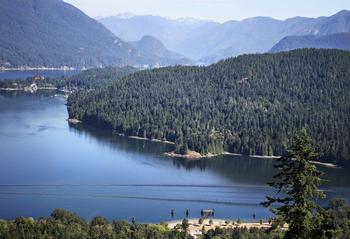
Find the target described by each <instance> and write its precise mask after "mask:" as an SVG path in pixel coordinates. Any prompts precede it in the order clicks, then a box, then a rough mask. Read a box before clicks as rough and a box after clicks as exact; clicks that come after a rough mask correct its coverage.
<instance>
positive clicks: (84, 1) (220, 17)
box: [64, 0, 350, 22]
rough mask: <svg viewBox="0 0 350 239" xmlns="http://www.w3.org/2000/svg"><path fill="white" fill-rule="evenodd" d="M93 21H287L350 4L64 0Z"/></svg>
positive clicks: (317, 0) (331, 0)
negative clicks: (120, 17)
mask: <svg viewBox="0 0 350 239" xmlns="http://www.w3.org/2000/svg"><path fill="white" fill-rule="evenodd" d="M64 1H65V2H68V3H71V4H73V5H74V6H76V7H78V8H79V9H81V10H82V11H84V12H85V13H86V14H88V15H89V16H91V17H97V16H112V15H117V14H118V13H124V12H130V13H133V14H135V15H158V16H165V17H169V18H182V17H192V18H197V19H210V20H215V21H220V22H223V21H227V20H241V19H244V18H249V17H255V16H269V17H273V18H277V19H286V18H290V17H294V16H305V17H318V16H329V15H332V14H334V13H336V12H338V11H340V10H343V9H347V10H350V0H64Z"/></svg>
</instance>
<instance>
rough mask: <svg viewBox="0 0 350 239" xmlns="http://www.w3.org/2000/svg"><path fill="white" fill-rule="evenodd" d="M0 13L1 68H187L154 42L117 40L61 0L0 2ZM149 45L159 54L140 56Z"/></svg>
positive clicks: (12, 0)
mask: <svg viewBox="0 0 350 239" xmlns="http://www.w3.org/2000/svg"><path fill="white" fill-rule="evenodd" d="M0 12H1V14H0V36H1V37H0V67H5V68H17V67H23V66H28V67H62V66H69V67H77V68H82V67H102V66H109V65H118V66H123V65H133V66H140V67H152V66H157V65H167V64H168V62H170V63H171V64H184V63H186V59H185V58H184V57H183V56H179V55H177V54H174V53H171V52H170V51H168V50H165V49H164V46H163V45H162V44H161V43H159V42H158V41H151V40H149V41H141V42H139V43H137V44H136V43H132V44H130V43H128V42H125V41H123V40H121V39H120V38H119V37H117V36H115V35H114V34H113V33H112V32H110V31H109V30H108V29H107V28H105V27H104V26H103V25H102V24H101V23H99V22H97V21H96V20H95V19H92V18H90V17H88V16H87V15H86V14H84V13H83V12H82V11H80V10H79V9H77V8H75V7H74V6H72V5H70V4H67V3H65V2H64V1H61V0H0ZM148 43H149V44H151V46H150V47H155V45H157V44H158V49H162V54H158V55H157V54H148V53H147V52H145V51H143V49H146V50H147V49H149V47H148V46H147V44H148ZM133 45H134V46H135V45H136V46H137V47H133ZM140 46H142V47H140ZM173 57H175V58H173ZM178 59H179V61H177V60H178ZM187 62H188V61H187Z"/></svg>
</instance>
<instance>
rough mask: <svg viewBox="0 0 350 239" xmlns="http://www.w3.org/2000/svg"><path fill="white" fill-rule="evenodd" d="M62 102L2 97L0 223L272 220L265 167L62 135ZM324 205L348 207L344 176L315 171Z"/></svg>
mask: <svg viewBox="0 0 350 239" xmlns="http://www.w3.org/2000/svg"><path fill="white" fill-rule="evenodd" d="M64 103H65V100H64V98H63V97H60V96H53V95H52V94H50V93H47V94H44V93H40V94H35V95H30V94H18V93H16V95H12V94H8V93H7V94H5V93H2V94H0V122H1V127H0V218H8V219H13V218H16V217H18V216H27V217H29V216H32V217H40V216H48V215H49V213H50V212H51V211H52V210H53V209H55V208H65V209H68V210H70V211H73V212H76V213H78V214H79V215H81V216H83V217H85V218H86V219H90V218H92V217H93V216H96V215H102V216H105V217H107V218H108V219H111V220H112V219H123V220H129V219H131V218H132V217H135V218H136V220H137V221H139V222H160V221H167V220H172V219H174V218H171V217H170V210H171V209H175V218H178V219H180V218H183V217H184V216H185V214H184V213H185V210H186V209H189V211H190V217H199V215H200V210H201V209H202V208H205V209H208V208H209V209H211V208H213V209H215V217H217V218H230V219H237V218H241V219H245V220H250V219H251V215H252V214H253V213H254V212H255V213H256V214H257V217H258V218H260V217H261V218H266V217H268V216H269V215H270V214H269V212H268V211H267V210H266V209H264V208H262V207H261V206H260V205H259V203H260V202H261V201H263V200H264V198H265V196H266V195H271V194H273V192H274V191H273V190H272V189H270V188H269V187H268V186H267V185H266V182H268V181H270V180H271V178H272V175H273V174H274V169H273V160H265V159H256V158H249V157H239V156H222V157H217V158H212V159H207V160H202V161H186V160H183V159H175V158H168V157H165V156H163V155H162V154H163V153H164V152H166V151H170V150H172V149H173V146H172V145H168V144H162V143H156V142H149V141H143V140H136V139H129V138H126V137H122V136H118V135H116V134H114V133H113V132H110V131H108V130H101V129H97V128H93V127H89V126H84V125H80V126H74V125H70V124H69V123H68V122H67V121H66V119H67V117H68V116H67V110H66V106H65V105H64ZM321 170H323V171H324V172H325V173H326V177H327V179H329V180H330V182H329V183H328V184H327V185H326V186H324V189H325V190H326V192H327V195H328V197H329V198H334V197H345V198H347V199H350V182H349V180H348V179H349V178H350V177H349V176H350V173H349V171H347V170H343V169H330V168H324V167H321Z"/></svg>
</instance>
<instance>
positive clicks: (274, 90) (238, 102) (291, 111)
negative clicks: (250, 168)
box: [68, 49, 350, 166]
mask: <svg viewBox="0 0 350 239" xmlns="http://www.w3.org/2000/svg"><path fill="white" fill-rule="evenodd" d="M349 92H350V53H349V52H345V51H341V50H316V49H301V50H294V51H291V52H283V53H276V54H254V55H243V56H239V57H236V58H231V59H227V60H223V61H221V62H219V63H217V64H214V65H211V66H208V67H185V66H175V67H167V68H161V69H154V70H145V71H139V72H136V73H134V74H130V75H127V76H125V77H123V78H121V79H119V80H115V81H113V83H112V84H111V85H108V86H107V87H102V88H98V89H96V90H95V91H78V92H75V93H73V94H72V95H71V96H70V97H69V99H68V106H69V107H68V110H69V115H70V117H72V118H77V119H79V120H82V121H83V122H86V123H89V124H94V125H98V126H101V127H106V128H111V129H114V130H116V131H117V132H120V133H125V134H126V135H134V136H140V137H145V138H149V139H160V140H168V141H173V142H175V143H176V146H177V151H178V152H180V153H184V152H186V151H187V149H190V150H194V151H197V152H200V153H201V154H207V153H220V152H223V151H227V152H232V153H241V154H246V155H283V154H284V153H285V152H286V149H287V145H289V143H290V138H291V136H292V135H294V134H295V133H296V132H297V131H298V130H300V129H301V128H303V127H306V128H307V129H308V132H309V133H310V135H311V137H312V139H313V141H314V142H315V143H316V148H317V151H319V152H324V154H323V155H321V156H320V158H319V159H320V160H324V161H328V162H335V163H337V164H340V165H343V166H346V165H350V163H349V162H350V149H349V145H350V93H349Z"/></svg>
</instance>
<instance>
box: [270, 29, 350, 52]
mask: <svg viewBox="0 0 350 239" xmlns="http://www.w3.org/2000/svg"><path fill="white" fill-rule="evenodd" d="M300 48H320V49H321V48H323V49H340V50H346V51H350V32H343V33H335V34H331V35H326V36H319V35H307V36H289V37H285V38H283V39H282V40H281V41H279V42H278V43H277V44H276V45H275V46H274V47H272V49H271V51H270V52H281V51H290V50H295V49H300Z"/></svg>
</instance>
